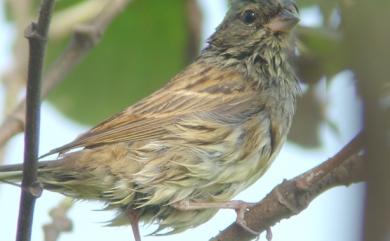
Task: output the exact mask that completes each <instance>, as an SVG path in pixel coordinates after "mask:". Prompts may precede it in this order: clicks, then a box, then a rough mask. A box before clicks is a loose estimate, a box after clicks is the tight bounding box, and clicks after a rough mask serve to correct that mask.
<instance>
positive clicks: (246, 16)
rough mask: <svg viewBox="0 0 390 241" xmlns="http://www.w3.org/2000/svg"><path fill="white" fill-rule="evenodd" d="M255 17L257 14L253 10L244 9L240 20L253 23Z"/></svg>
mask: <svg viewBox="0 0 390 241" xmlns="http://www.w3.org/2000/svg"><path fill="white" fill-rule="evenodd" d="M256 18H257V14H256V13H255V12H254V11H253V10H246V11H245V12H244V13H243V14H242V21H243V22H244V23H246V24H251V23H253V22H254V21H255V20H256Z"/></svg>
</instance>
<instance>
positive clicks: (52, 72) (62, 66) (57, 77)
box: [0, 0, 130, 147]
mask: <svg viewBox="0 0 390 241" xmlns="http://www.w3.org/2000/svg"><path fill="white" fill-rule="evenodd" d="M129 2H130V0H112V1H110V2H109V3H108V4H107V6H106V7H105V8H103V10H102V12H101V13H100V14H99V15H98V16H97V17H96V18H95V19H94V20H93V21H92V22H90V23H89V24H85V25H81V26H78V27H77V28H76V29H75V32H74V35H73V38H72V40H71V42H70V44H69V46H68V48H67V49H66V50H65V51H64V53H63V54H62V55H61V56H60V57H59V59H58V60H57V61H56V62H55V63H54V64H53V66H51V68H50V69H49V70H48V71H47V72H46V74H45V75H44V76H43V81H42V95H41V98H45V97H46V96H47V95H48V94H49V93H50V92H51V91H52V90H53V89H54V88H55V87H56V86H57V85H58V84H59V83H61V81H62V80H63V79H64V78H65V77H66V75H67V74H68V73H69V72H71V71H72V70H73V68H74V67H75V66H77V65H78V63H79V62H80V61H81V60H82V59H84V57H85V56H86V55H87V54H88V53H89V52H90V51H91V49H92V48H93V47H95V46H96V45H97V44H98V43H99V41H100V39H101V37H102V34H103V33H104V32H105V31H106V29H107V27H108V26H109V25H110V24H111V23H112V21H113V20H114V19H115V18H116V17H117V16H118V15H119V14H120V13H121V12H122V10H124V9H125V8H126V6H127V5H128V4H129ZM25 102H26V101H25V100H22V101H21V102H20V103H19V104H18V105H17V107H16V108H15V110H14V111H13V112H12V113H11V114H10V115H9V116H8V117H7V118H6V119H5V120H4V122H3V123H2V124H1V126H0V147H2V146H4V145H5V144H6V143H7V141H8V140H9V139H11V138H12V137H13V136H14V135H16V134H18V133H20V132H23V130H24V126H25V119H24V115H23V113H24V112H25V109H26V104H25Z"/></svg>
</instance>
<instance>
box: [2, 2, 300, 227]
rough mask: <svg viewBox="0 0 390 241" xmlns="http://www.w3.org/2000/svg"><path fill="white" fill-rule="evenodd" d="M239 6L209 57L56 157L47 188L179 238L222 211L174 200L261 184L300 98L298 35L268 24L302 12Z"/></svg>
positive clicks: (212, 196)
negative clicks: (250, 16) (292, 59)
mask: <svg viewBox="0 0 390 241" xmlns="http://www.w3.org/2000/svg"><path fill="white" fill-rule="evenodd" d="M232 4H233V5H232V8H231V10H230V11H229V13H228V14H227V16H226V18H225V20H224V22H223V23H222V24H221V25H220V26H219V28H218V29H217V32H216V33H215V34H214V35H213V36H212V37H211V38H210V40H209V45H208V47H206V49H204V50H203V52H202V54H201V55H200V57H198V59H197V60H196V61H195V62H194V63H193V64H191V65H189V66H188V67H187V68H186V69H185V70H184V71H183V72H181V73H180V74H178V75H177V76H175V77H174V78H173V79H172V80H171V81H170V82H169V83H168V84H167V85H166V86H165V87H163V88H162V89H160V90H158V91H157V92H155V93H154V94H152V95H150V96H149V97H146V98H145V99H143V100H141V101H140V102H138V103H136V104H135V105H133V106H130V107H129V108H127V109H126V110H124V111H123V112H121V113H119V114H117V115H115V116H113V117H112V118H110V119H108V120H106V121H104V122H102V123H101V124H99V125H98V126H96V127H95V128H93V129H91V130H90V131H88V132H87V133H85V134H83V135H81V136H80V137H78V138H77V139H76V140H74V141H73V142H71V143H69V144H67V145H64V146H62V147H60V148H57V149H54V150H53V151H51V152H50V153H49V154H55V153H60V154H61V155H60V156H59V159H58V160H56V161H52V162H42V163H41V164H40V167H39V171H38V172H39V178H38V179H39V181H40V182H41V183H42V184H43V186H44V188H46V189H48V190H53V191H56V192H61V193H63V194H65V195H68V196H71V197H75V198H78V199H91V200H101V201H103V202H106V203H107V205H108V208H110V209H111V208H117V209H118V210H119V213H120V215H119V216H118V217H117V218H116V219H115V220H113V225H120V224H126V223H128V222H129V220H128V218H127V214H126V211H125V210H126V209H128V208H132V209H135V210H136V211H137V212H138V213H139V215H140V217H141V220H143V221H145V222H155V223H157V224H159V225H160V227H159V230H158V232H160V231H171V232H180V231H183V230H185V229H188V228H191V227H195V226H197V225H199V224H201V223H204V222H205V221H207V220H209V219H210V218H211V217H212V216H213V215H214V214H215V213H216V212H217V210H216V209H204V210H192V211H180V210H177V209H175V208H174V207H172V206H171V205H172V204H174V203H177V202H180V201H183V200H187V201H190V202H218V201H228V200H231V199H232V198H233V197H234V196H235V195H236V194H238V193H239V192H241V191H242V190H244V189H245V188H247V187H248V186H249V185H251V184H252V183H254V182H255V181H256V180H257V179H258V178H259V177H260V176H261V175H262V174H263V173H264V171H265V170H266V169H267V168H268V166H269V165H270V164H271V162H272V160H273V159H274V157H275V156H276V154H277V153H278V152H279V150H280V148H281V146H282V144H283V143H284V141H285V139H286V135H287V133H288V130H289V127H290V125H291V121H292V116H293V113H294V109H295V99H296V96H297V95H298V93H299V87H298V81H297V79H296V77H295V74H294V72H293V71H292V69H291V67H290V65H289V63H288V53H287V51H286V50H287V48H288V47H289V43H290V42H289V33H288V32H289V30H290V29H287V30H288V31H286V32H281V31H274V30H273V29H272V28H268V27H266V26H267V24H269V23H270V22H272V21H273V20H275V19H277V17H278V16H279V15H280V13H281V12H282V11H289V12H290V13H292V14H294V11H295V7H294V6H293V4H292V3H291V2H290V1H284V2H281V1H276V0H275V1H272V0H235V1H232ZM248 9H250V10H253V11H255V13H256V14H257V19H256V21H255V22H254V23H253V24H246V23H245V22H243V19H242V15H243V14H244V12H245V11H247V10H248ZM245 20H247V19H245ZM76 148H82V149H81V150H80V149H76ZM75 149H76V150H75ZM74 150H75V151H74ZM19 168H20V167H19V166H11V167H5V168H0V171H1V172H0V179H3V180H4V179H7V180H17V179H19V178H20V172H18V171H17V170H20V169H19ZM7 171H12V172H7Z"/></svg>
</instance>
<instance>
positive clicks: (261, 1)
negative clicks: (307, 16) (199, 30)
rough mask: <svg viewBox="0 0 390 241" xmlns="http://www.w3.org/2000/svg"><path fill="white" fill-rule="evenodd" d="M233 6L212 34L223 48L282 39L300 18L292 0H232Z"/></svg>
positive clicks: (214, 42)
mask: <svg viewBox="0 0 390 241" xmlns="http://www.w3.org/2000/svg"><path fill="white" fill-rule="evenodd" d="M230 6H231V7H230V10H229V11H228V13H227V15H226V17H225V19H224V20H223V22H222V23H221V24H220V26H219V27H218V28H217V31H216V33H215V34H214V35H213V36H212V37H211V38H210V40H209V44H210V45H214V46H215V47H220V48H229V47H233V48H238V47H244V48H245V46H253V45H258V44H261V43H265V42H271V43H272V42H275V43H272V44H278V42H280V43H282V42H284V41H285V40H286V39H288V36H289V33H290V32H291V30H292V29H293V28H294V26H295V25H296V24H297V23H298V21H299V16H298V8H297V6H296V5H295V3H294V2H293V1H291V0H230Z"/></svg>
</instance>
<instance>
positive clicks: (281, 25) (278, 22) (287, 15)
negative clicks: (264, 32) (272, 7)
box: [265, 8, 299, 33]
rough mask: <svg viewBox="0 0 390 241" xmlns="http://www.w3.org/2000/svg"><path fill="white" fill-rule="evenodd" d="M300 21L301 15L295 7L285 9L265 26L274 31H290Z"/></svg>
mask: <svg viewBox="0 0 390 241" xmlns="http://www.w3.org/2000/svg"><path fill="white" fill-rule="evenodd" d="M298 22H299V16H298V13H297V11H296V10H295V9H288V8H285V9H283V10H282V11H281V12H280V13H279V14H277V15H276V16H274V17H273V18H272V19H271V20H270V21H269V22H268V23H267V24H266V25H265V26H266V27H267V28H269V29H270V30H271V31H272V32H283V33H288V32H290V31H291V30H292V29H293V28H294V27H295V25H297V23H298Z"/></svg>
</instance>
